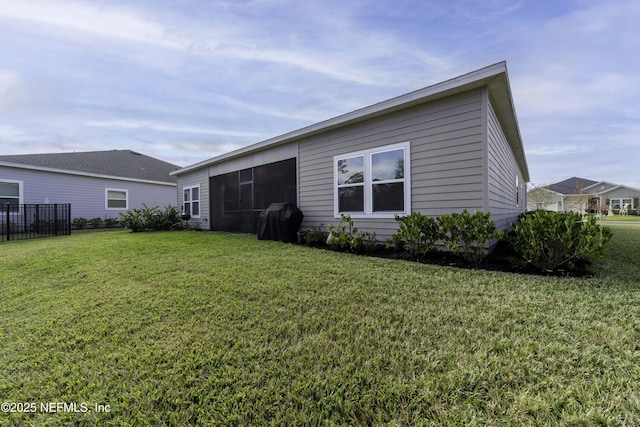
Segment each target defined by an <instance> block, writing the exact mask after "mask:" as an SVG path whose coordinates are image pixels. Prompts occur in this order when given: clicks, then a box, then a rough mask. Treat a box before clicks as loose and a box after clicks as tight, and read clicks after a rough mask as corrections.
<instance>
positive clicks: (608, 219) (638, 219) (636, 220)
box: [600, 215, 640, 224]
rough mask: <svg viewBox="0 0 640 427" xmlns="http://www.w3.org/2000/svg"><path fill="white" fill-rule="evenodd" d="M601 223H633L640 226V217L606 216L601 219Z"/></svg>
mask: <svg viewBox="0 0 640 427" xmlns="http://www.w3.org/2000/svg"><path fill="white" fill-rule="evenodd" d="M600 221H602V222H603V223H607V222H633V223H636V224H640V216H638V215H612V216H608V215H604V216H602V217H600Z"/></svg>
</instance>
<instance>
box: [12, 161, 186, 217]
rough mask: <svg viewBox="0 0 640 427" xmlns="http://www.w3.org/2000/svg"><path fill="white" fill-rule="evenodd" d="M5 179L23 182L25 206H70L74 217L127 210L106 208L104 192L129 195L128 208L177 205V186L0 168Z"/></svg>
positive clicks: (96, 215) (111, 213)
mask: <svg viewBox="0 0 640 427" xmlns="http://www.w3.org/2000/svg"><path fill="white" fill-rule="evenodd" d="M2 179H10V180H19V181H22V183H23V190H22V191H23V200H22V202H23V203H27V204H30V203H34V204H37V203H50V204H55V203H70V204H71V218H80V217H82V218H87V219H91V218H119V215H118V214H119V213H120V212H126V211H127V210H126V209H117V210H112V209H106V208H105V190H106V189H107V188H111V189H121V190H127V192H128V209H132V208H140V207H142V204H143V203H145V204H146V205H147V206H149V207H152V206H159V207H161V208H164V207H166V206H168V205H174V206H175V204H176V186H175V185H174V184H167V185H162V184H152V183H142V182H132V181H126V180H121V179H108V178H97V177H88V176H82V175H73V174H66V173H55V172H44V171H37V170H28V169H19V168H9V167H0V181H2Z"/></svg>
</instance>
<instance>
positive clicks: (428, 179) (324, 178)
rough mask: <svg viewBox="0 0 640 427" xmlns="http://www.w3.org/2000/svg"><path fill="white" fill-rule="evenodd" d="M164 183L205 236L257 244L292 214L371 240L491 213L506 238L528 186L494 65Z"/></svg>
mask: <svg viewBox="0 0 640 427" xmlns="http://www.w3.org/2000/svg"><path fill="white" fill-rule="evenodd" d="M172 175H174V176H176V177H177V178H178V203H179V204H180V205H182V207H183V209H184V210H185V211H186V212H188V213H190V214H191V216H192V220H191V223H192V224H193V223H194V222H196V223H198V224H199V226H200V227H201V228H203V229H208V230H224V231H240V232H256V230H257V223H258V217H259V214H260V213H261V212H262V211H263V210H264V209H265V208H267V207H268V206H269V204H270V203H273V202H292V203H295V204H296V205H297V206H298V207H299V208H300V209H301V210H302V212H303V214H304V222H303V225H309V226H313V225H320V224H324V225H328V224H337V222H338V221H339V218H340V215H341V214H348V215H350V216H351V218H353V219H354V222H355V225H356V226H357V227H358V228H359V229H361V230H367V231H370V232H375V233H376V234H377V236H378V238H379V239H385V238H387V237H389V236H390V235H391V234H393V233H394V232H395V231H396V230H397V223H396V221H395V220H394V216H395V215H396V214H399V215H407V214H409V213H411V212H412V211H418V212H422V213H424V214H426V215H432V216H437V215H440V214H444V213H451V212H461V211H462V210H463V209H467V210H469V211H471V212H473V211H483V212H491V218H492V219H493V220H494V221H495V222H496V225H497V226H498V228H506V227H508V226H509V224H510V222H512V221H514V220H515V219H516V218H517V217H518V215H519V214H521V213H522V212H524V211H525V209H526V206H527V200H526V195H527V191H526V183H527V182H528V181H529V172H528V169H527V161H526V158H525V154H524V148H523V144H522V140H521V137H520V131H519V128H518V122H517V119H516V114H515V109H514V106H513V101H512V97H511V90H510V86H509V80H508V76H507V68H506V63H504V62H501V63H497V64H494V65H491V66H488V67H486V68H482V69H480V70H477V71H474V72H471V73H469V74H465V75H462V76H460V77H456V78H454V79H451V80H447V81H445V82H442V83H439V84H436V85H433V86H429V87H426V88H424V89H420V90H417V91H415V92H411V93H408V94H405V95H402V96H399V97H397V98H393V99H390V100H387V101H384V102H381V103H378V104H374V105H371V106H369V107H365V108H362V109H359V110H356V111H353V112H350V113H347V114H344V115H341V116H338V117H335V118H333V119H329V120H326V121H324V122H321V123H317V124H314V125H311V126H308V127H305V128H302V129H299V130H296V131H293V132H290V133H287V134H284V135H281V136H277V137H275V138H272V139H268V140H266V141H262V142H259V143H257V144H254V145H251V146H248V147H245V148H242V149H239V150H236V151H233V152H230V153H227V154H224V155H221V156H218V157H214V158H211V159H209V160H206V161H203V162H200V163H197V164H194V165H191V166H188V167H185V168H182V169H180V170H178V171H175V172H172ZM194 207H195V210H194Z"/></svg>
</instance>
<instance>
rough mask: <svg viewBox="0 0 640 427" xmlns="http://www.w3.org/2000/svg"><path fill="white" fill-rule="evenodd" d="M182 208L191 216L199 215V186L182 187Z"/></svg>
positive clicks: (196, 216)
mask: <svg viewBox="0 0 640 427" xmlns="http://www.w3.org/2000/svg"><path fill="white" fill-rule="evenodd" d="M183 195H184V199H183V201H182V210H183V212H184V213H186V214H189V215H191V217H192V218H198V217H200V186H199V185H197V186H195V187H187V188H184V189H183Z"/></svg>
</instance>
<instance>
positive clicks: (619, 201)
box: [611, 197, 635, 209]
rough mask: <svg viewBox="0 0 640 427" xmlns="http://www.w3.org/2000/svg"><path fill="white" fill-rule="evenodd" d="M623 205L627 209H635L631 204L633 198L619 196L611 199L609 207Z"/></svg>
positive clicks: (618, 207) (617, 207) (616, 207)
mask: <svg viewBox="0 0 640 427" xmlns="http://www.w3.org/2000/svg"><path fill="white" fill-rule="evenodd" d="M625 207H626V208H627V209H635V206H633V198H630V197H620V198H616V199H611V209H620V208H625Z"/></svg>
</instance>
